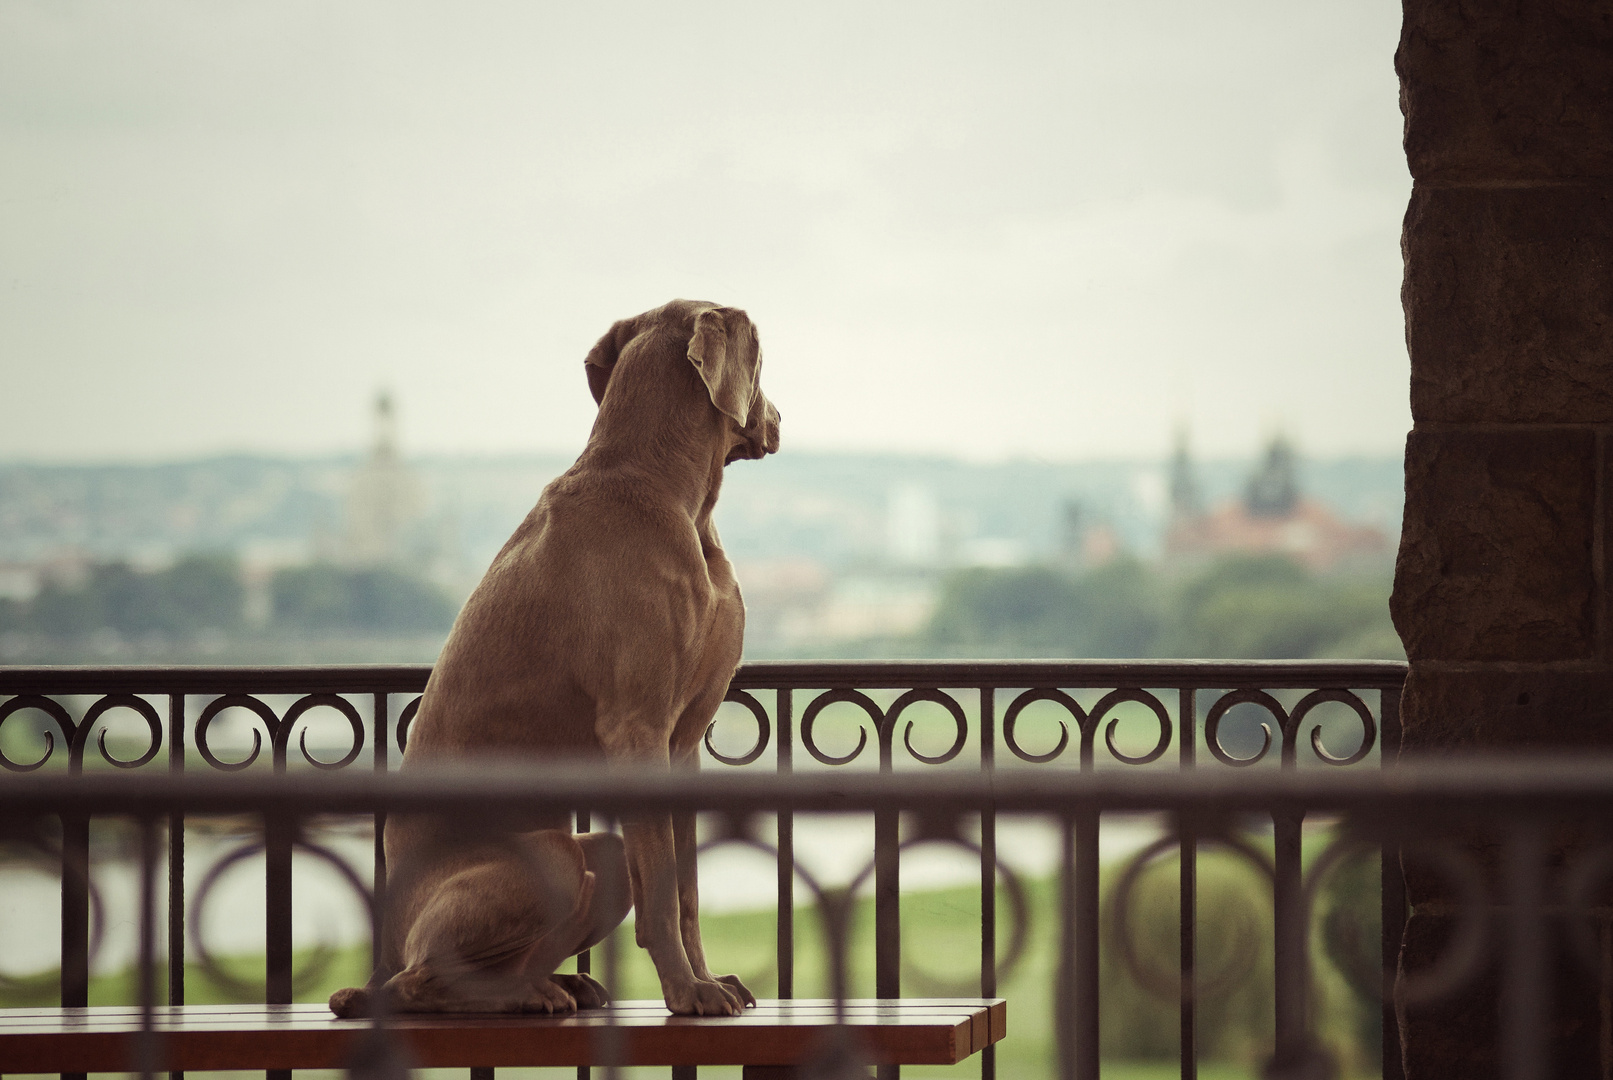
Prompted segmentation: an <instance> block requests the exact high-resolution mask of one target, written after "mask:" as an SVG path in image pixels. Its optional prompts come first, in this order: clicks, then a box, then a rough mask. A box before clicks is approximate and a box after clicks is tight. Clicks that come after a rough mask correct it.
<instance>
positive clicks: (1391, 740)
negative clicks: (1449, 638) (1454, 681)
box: [1378, 690, 1406, 1080]
mask: <svg viewBox="0 0 1613 1080" xmlns="http://www.w3.org/2000/svg"><path fill="white" fill-rule="evenodd" d="M1378 718H1379V719H1378V729H1379V730H1378V761H1379V765H1380V766H1381V767H1382V768H1384V769H1389V768H1393V767H1395V766H1396V765H1397V764H1398V763H1399V761H1398V759H1399V757H1400V737H1401V725H1400V694H1399V693H1398V692H1390V691H1388V690H1384V691H1382V692H1381V693H1380V694H1379V700H1378ZM1378 874H1379V885H1380V892H1379V897H1380V900H1379V907H1378V910H1379V918H1380V920H1381V921H1380V923H1379V929H1380V932H1381V934H1382V938H1383V940H1382V952H1381V957H1382V963H1383V970H1385V971H1394V970H1395V969H1396V968H1398V967H1399V966H1400V945H1401V939H1402V938H1403V937H1404V935H1405V926H1406V877H1405V874H1404V872H1403V871H1402V869H1401V865H1400V848H1399V847H1398V846H1396V845H1394V844H1385V845H1383V847H1382V849H1381V854H1380V855H1379V863H1378ZM1381 1015H1382V1018H1383V1022H1382V1027H1381V1030H1382V1032H1383V1049H1382V1068H1383V1080H1406V1063H1405V1060H1404V1059H1403V1058H1402V1057H1401V1052H1400V1019H1399V1017H1398V1015H1397V1014H1396V1012H1395V1002H1394V998H1393V997H1391V996H1390V995H1388V994H1385V995H1383V1008H1382V1013H1381Z"/></svg>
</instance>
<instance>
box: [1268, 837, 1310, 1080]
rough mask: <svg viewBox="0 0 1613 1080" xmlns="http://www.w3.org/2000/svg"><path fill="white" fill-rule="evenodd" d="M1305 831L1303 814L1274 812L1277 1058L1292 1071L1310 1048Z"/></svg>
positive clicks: (1273, 892)
mask: <svg viewBox="0 0 1613 1080" xmlns="http://www.w3.org/2000/svg"><path fill="white" fill-rule="evenodd" d="M1303 827H1304V813H1303V811H1295V812H1284V811H1278V812H1275V813H1273V814H1272V829H1273V838H1272V839H1273V850H1272V864H1273V873H1272V878H1271V895H1272V912H1273V919H1272V966H1273V968H1274V969H1275V981H1274V984H1273V987H1272V989H1273V996H1274V1006H1275V1013H1276V1017H1275V1019H1276V1043H1277V1060H1278V1061H1279V1062H1287V1063H1288V1067H1290V1068H1298V1064H1299V1060H1300V1056H1301V1055H1302V1054H1303V1053H1304V1052H1305V1051H1306V1050H1307V1048H1308V1044H1307V1042H1306V1034H1305V1033H1306V1030H1307V1028H1306V1021H1307V1019H1308V1017H1309V1013H1308V1012H1307V1010H1306V1004H1305V1000H1306V987H1307V985H1308V984H1309V981H1310V976H1309V971H1308V960H1309V953H1308V950H1307V949H1306V930H1307V924H1306V920H1305V914H1306V910H1305V899H1304V886H1303V884H1302V881H1303V876H1304V867H1303V864H1302V859H1303V849H1302V846H1301V845H1302V834H1303Z"/></svg>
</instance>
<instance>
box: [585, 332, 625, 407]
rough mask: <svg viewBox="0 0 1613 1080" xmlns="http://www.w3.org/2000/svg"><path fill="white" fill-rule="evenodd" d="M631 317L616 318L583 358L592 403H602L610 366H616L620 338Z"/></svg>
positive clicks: (620, 348)
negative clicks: (592, 396)
mask: <svg viewBox="0 0 1613 1080" xmlns="http://www.w3.org/2000/svg"><path fill="white" fill-rule="evenodd" d="M632 321H633V320H631V319H618V320H617V321H616V322H614V323H612V324H611V328H610V329H609V330H607V331H605V336H604V337H602V338H600V339H599V340H598V341H597V342H595V343H594V347H593V348H592V349H589V350H588V355H587V356H585V357H584V358H583V362H582V365H583V370H584V371H585V372H587V373H588V392H589V393H591V394H593V395H594V404H595V405H602V404H604V401H605V386H606V384H607V383H609V382H610V372H611V368H613V367H615V366H616V358H617V357H618V356H620V355H621V353H622V338H623V336H624V334H625V332H626V331H627V329H628V326H629V324H630V323H631V322H632Z"/></svg>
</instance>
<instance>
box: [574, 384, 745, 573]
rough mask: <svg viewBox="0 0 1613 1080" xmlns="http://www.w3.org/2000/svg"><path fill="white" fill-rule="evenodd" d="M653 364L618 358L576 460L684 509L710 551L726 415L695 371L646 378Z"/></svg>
mask: <svg viewBox="0 0 1613 1080" xmlns="http://www.w3.org/2000/svg"><path fill="white" fill-rule="evenodd" d="M648 366H649V365H647V364H632V363H628V362H626V361H625V359H624V361H623V362H622V363H619V364H617V366H616V370H615V371H614V372H612V374H611V381H610V386H609V390H608V391H607V393H606V394H605V400H604V402H603V403H602V404H601V405H600V408H599V416H598V417H597V418H596V419H595V421H594V429H593V431H592V432H591V433H590V434H589V436H588V445H587V446H586V447H585V448H584V449H583V452H582V456H581V457H579V458H578V459H577V464H578V465H579V466H586V467H587V468H588V469H590V470H591V471H594V472H595V473H596V474H597V475H608V476H612V477H613V478H615V479H617V480H618V481H619V482H622V483H625V484H627V485H630V486H631V487H632V488H633V489H634V494H635V497H636V498H641V499H646V500H648V501H652V502H654V503H657V504H659V505H662V506H666V507H668V508H669V509H671V508H675V509H676V510H677V511H678V512H680V513H683V514H687V515H688V516H689V518H690V519H691V520H693V521H694V523H695V527H696V528H697V530H698V531H699V533H700V540H701V544H702V545H703V546H705V547H707V548H708V554H710V550H709V549H711V548H715V547H716V530H715V529H714V528H713V527H712V525H711V515H712V511H713V510H714V509H715V507H716V505H717V495H718V493H719V492H720V491H721V489H722V476H723V465H724V463H725V462H726V460H727V457H728V449H729V436H728V422H727V419H726V418H725V417H724V416H723V415H722V414H721V413H719V412H718V411H717V410H716V409H715V408H714V407H713V406H712V404H711V399H710V396H709V395H708V394H707V393H706V389H705V386H704V385H703V384H702V383H701V382H700V380H699V378H698V377H695V376H694V374H693V371H692V370H691V371H690V372H689V377H688V378H687V379H673V380H667V379H665V378H664V377H663V378H661V379H657V380H652V379H648V378H645V377H644V376H645V375H648V374H649V372H648V371H646V370H645V369H646V368H647V367H648ZM669 382H670V383H671V387H670V389H672V390H673V392H672V393H671V394H670V395H669V394H668V390H669V386H668V383H669ZM669 396H670V398H671V400H669Z"/></svg>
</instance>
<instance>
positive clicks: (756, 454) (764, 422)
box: [724, 395, 779, 464]
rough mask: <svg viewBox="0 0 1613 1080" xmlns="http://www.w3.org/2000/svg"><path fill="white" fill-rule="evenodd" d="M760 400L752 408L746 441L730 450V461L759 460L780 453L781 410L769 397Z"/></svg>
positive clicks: (746, 430) (746, 429) (746, 431)
mask: <svg viewBox="0 0 1613 1080" xmlns="http://www.w3.org/2000/svg"><path fill="white" fill-rule="evenodd" d="M758 398H759V400H758V401H757V405H756V407H755V408H753V409H752V410H751V419H752V422H751V423H750V424H749V425H748V426H747V427H746V428H745V432H744V435H745V441H744V442H742V443H740V444H739V445H738V446H736V447H734V448H733V449H732V450H730V451H729V452H728V461H726V462H724V464H728V463H729V462H734V461H757V460H760V459H761V458H763V457H765V456H766V455H768V454H776V453H778V446H779V411H778V410H777V409H775V408H774V407H773V403H772V402H771V401H768V400H767V398H765V397H761V396H760V395H758Z"/></svg>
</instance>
